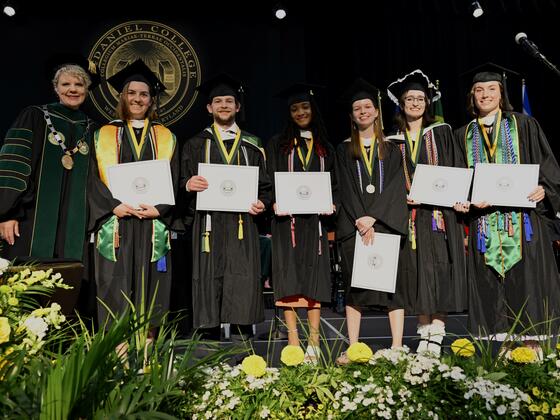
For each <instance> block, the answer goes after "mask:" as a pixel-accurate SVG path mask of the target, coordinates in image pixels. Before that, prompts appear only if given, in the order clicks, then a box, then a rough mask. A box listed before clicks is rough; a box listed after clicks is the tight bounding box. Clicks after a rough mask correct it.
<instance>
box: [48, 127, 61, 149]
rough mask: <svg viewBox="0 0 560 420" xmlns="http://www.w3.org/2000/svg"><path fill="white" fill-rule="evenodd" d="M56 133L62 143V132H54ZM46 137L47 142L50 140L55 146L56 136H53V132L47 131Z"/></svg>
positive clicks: (56, 142) (56, 143) (56, 144)
mask: <svg viewBox="0 0 560 420" xmlns="http://www.w3.org/2000/svg"><path fill="white" fill-rule="evenodd" d="M56 134H58V136H59V138H60V140H61V141H62V143H64V140H66V139H65V137H64V134H62V133H60V132H58V131H57V132H56ZM47 138H48V139H49V142H51V143H52V144H54V145H55V146H58V141H57V140H56V137H55V136H54V134H53V133H52V132H51V133H49V135H48V136H47Z"/></svg>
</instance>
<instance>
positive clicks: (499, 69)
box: [461, 62, 521, 109]
mask: <svg viewBox="0 0 560 420" xmlns="http://www.w3.org/2000/svg"><path fill="white" fill-rule="evenodd" d="M461 76H463V77H465V78H467V79H471V78H472V80H471V86H472V85H474V84H475V83H479V82H500V83H501V84H502V85H503V87H504V97H503V98H502V100H503V101H504V107H505V108H506V109H507V108H511V104H510V101H509V95H508V87H507V79H508V77H509V76H513V77H521V75H520V74H519V73H517V72H516V71H513V70H510V69H508V68H506V67H503V66H500V65H498V64H494V63H490V62H487V63H484V64H481V65H479V66H476V67H474V68H472V69H470V70H467V71H465V72H463V73H461Z"/></svg>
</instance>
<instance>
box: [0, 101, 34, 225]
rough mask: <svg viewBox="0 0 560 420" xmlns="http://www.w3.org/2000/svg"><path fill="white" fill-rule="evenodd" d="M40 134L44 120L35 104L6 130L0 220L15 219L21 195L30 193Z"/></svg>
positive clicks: (1, 157)
mask: <svg viewBox="0 0 560 420" xmlns="http://www.w3.org/2000/svg"><path fill="white" fill-rule="evenodd" d="M41 125H43V127H41ZM43 133H44V120H43V119H42V117H41V113H40V112H38V110H37V109H36V108H35V107H28V108H26V109H24V110H23V111H22V112H21V113H20V114H19V116H18V117H17V118H16V120H15V121H14V123H13V124H12V127H11V128H10V129H9V130H8V132H7V133H6V136H5V138H4V143H3V145H2V148H0V220H7V219H10V218H17V215H18V214H20V213H21V212H20V211H19V209H18V208H19V207H20V204H21V202H22V201H26V200H24V196H25V195H26V194H33V191H31V190H32V188H31V187H32V182H31V177H32V172H33V169H34V168H33V164H34V163H36V162H34V156H39V151H40V148H41V147H42V145H43V141H44V139H43V136H42V134H43Z"/></svg>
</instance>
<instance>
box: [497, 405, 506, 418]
mask: <svg viewBox="0 0 560 420" xmlns="http://www.w3.org/2000/svg"><path fill="white" fill-rule="evenodd" d="M506 411H507V408H506V406H505V405H503V404H502V405H499V406H498V407H497V408H496V413H498V414H499V415H500V416H502V415H504V414H506Z"/></svg>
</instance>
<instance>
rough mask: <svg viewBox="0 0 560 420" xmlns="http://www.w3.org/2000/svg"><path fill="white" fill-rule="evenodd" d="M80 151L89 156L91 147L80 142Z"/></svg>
mask: <svg viewBox="0 0 560 420" xmlns="http://www.w3.org/2000/svg"><path fill="white" fill-rule="evenodd" d="M78 150H79V151H80V153H81V154H82V155H87V154H88V153H89V146H88V144H87V143H86V142H85V141H80V142H78Z"/></svg>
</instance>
